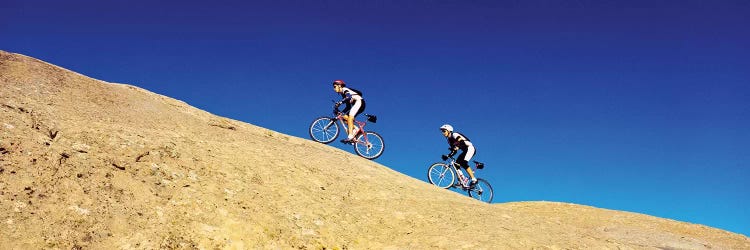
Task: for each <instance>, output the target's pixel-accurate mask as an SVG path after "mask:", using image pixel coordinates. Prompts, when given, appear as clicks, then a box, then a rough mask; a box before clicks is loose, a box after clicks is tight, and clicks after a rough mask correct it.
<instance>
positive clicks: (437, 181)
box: [427, 162, 456, 189]
mask: <svg viewBox="0 0 750 250" xmlns="http://www.w3.org/2000/svg"><path fill="white" fill-rule="evenodd" d="M427 180H429V181H430V184H432V185H435V186H438V187H439V188H446V189H447V188H450V187H452V186H453V183H455V182H456V174H455V173H453V169H451V166H450V165H448V164H445V163H442V162H436V163H435V164H432V166H430V168H428V169H427Z"/></svg>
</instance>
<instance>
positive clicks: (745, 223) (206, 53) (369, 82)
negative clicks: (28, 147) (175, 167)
mask: <svg viewBox="0 0 750 250" xmlns="http://www.w3.org/2000/svg"><path fill="white" fill-rule="evenodd" d="M748 13H750V1H744V0H743V1H721V0H720V1H714V0H705V1H690V0H686V1H682V0H680V1H677V0H675V1H661V0H656V1H654V0H650V1H606V0H603V1H599V0H596V1H594V0H557V1H556V0H549V1H542V0H523V1H521V0H509V1H459V0H455V1H453V0H451V1H447V0H446V1H441V0H418V1H398V0H392V1H391V0H387V1H382V0H376V1H302V0H299V1H288V0H273V1H220V0H219V1H100V0H96V1H93V0H92V1H76V0H72V1H35V0H3V1H0V49H2V50H6V51H10V52H16V53H22V54H25V55H29V56H32V57H36V58H39V59H42V60H45V61H48V62H51V63H53V64H57V65H60V66H62V67H65V68H68V69H71V70H73V71H76V72H80V73H82V74H84V75H87V76H91V77H94V78H97V79H102V80H105V81H110V82H120V83H128V84H133V85H136V86H140V87H143V88H145V89H148V90H150V91H154V92H156V93H160V94H163V95H167V96H170V97H173V98H176V99H179V100H182V101H185V102H187V103H189V104H191V105H193V106H196V107H198V108H201V109H204V110H207V111H209V112H211V113H214V114H217V115H221V116H225V117H229V118H233V119H237V120H241V121H245V122H248V123H252V124H255V125H259V126H262V127H266V128H269V129H272V130H276V131H279V132H282V133H286V134H290V135H294V136H298V137H302V138H308V135H307V128H308V125H309V124H310V122H311V121H312V120H313V119H314V118H316V117H318V116H321V115H326V114H329V112H330V105H331V102H330V100H332V99H335V98H336V97H337V96H336V95H335V93H334V92H333V90H332V88H331V86H330V82H331V81H332V80H334V79H343V80H345V81H347V82H348V83H349V84H350V86H352V87H354V88H357V89H359V90H361V91H363V92H364V96H365V99H366V100H367V111H366V113H373V114H376V115H378V116H379V123H377V124H374V125H370V128H372V129H373V130H375V131H377V132H379V133H381V134H382V135H383V136H384V137H385V140H386V143H387V145H386V152H385V153H384V155H383V156H382V157H381V158H379V159H377V162H379V163H382V164H384V165H386V166H389V167H390V168H392V169H394V170H396V171H399V172H402V173H404V174H406V175H409V176H412V177H415V178H418V179H420V180H425V172H426V168H427V166H429V165H430V164H431V163H433V162H436V161H438V160H439V159H440V155H441V154H444V153H446V152H447V149H446V148H447V146H446V143H445V139H444V138H443V137H442V136H441V135H440V133H439V131H438V127H439V126H440V125H442V124H443V123H450V124H452V125H454V127H456V130H458V131H461V132H464V133H465V134H466V135H467V136H469V137H470V138H471V139H472V141H473V142H474V144H475V145H476V146H477V150H478V154H477V156H476V159H478V160H481V161H484V162H486V163H487V168H486V169H485V170H482V171H480V172H479V176H480V177H484V178H486V179H488V180H490V181H491V183H492V184H493V186H494V188H495V190H496V198H495V201H496V202H512V201H536V200H546V201H560V202H570V203H578V204H585V205H591V206H596V207H601V208H609V209H616V210H625V211H632V212H638V213H645V214H650V215H654V216H659V217H666V218H671V219H676V220H681V221H687V222H693V223H700V224H705V225H709V226H713V227H718V228H722V229H726V230H729V231H733V232H737V233H742V234H744V235H750V226H749V225H750V212H749V211H748V207H750V180H749V179H750V166H749V164H748V163H749V162H750V150H749V148H750V84H749V83H750V29H749V28H748V27H750V15H748ZM332 145H333V146H335V147H339V148H343V149H345V150H348V151H349V152H352V151H351V149H350V148H349V147H344V146H343V145H341V144H340V143H338V142H336V143H334V144H332ZM352 153H353V152H352ZM342 181H346V180H342ZM425 202H429V201H428V200H426V201H425Z"/></svg>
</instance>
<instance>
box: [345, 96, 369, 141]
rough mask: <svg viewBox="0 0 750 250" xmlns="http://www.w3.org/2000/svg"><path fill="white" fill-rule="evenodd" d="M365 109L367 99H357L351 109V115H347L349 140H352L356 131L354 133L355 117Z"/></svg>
mask: <svg viewBox="0 0 750 250" xmlns="http://www.w3.org/2000/svg"><path fill="white" fill-rule="evenodd" d="M364 110H365V100H363V99H355V100H354V103H353V104H352V105H351V109H350V110H349V115H347V116H345V118H346V124H347V125H348V128H347V131H346V132H347V133H349V137H347V138H346V139H347V140H352V139H353V138H354V136H355V134H356V133H354V129H355V127H354V118H355V117H357V115H359V114H360V113H362V111H364Z"/></svg>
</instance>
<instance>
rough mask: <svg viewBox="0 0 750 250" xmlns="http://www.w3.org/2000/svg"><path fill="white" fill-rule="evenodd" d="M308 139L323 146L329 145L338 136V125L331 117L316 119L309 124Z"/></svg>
mask: <svg viewBox="0 0 750 250" xmlns="http://www.w3.org/2000/svg"><path fill="white" fill-rule="evenodd" d="M309 132H310V138H311V139H312V140H313V141H316V142H320V143H323V144H328V143H331V142H332V141H334V140H336V137H338V136H339V124H338V123H336V119H334V118H331V117H318V118H317V119H315V120H313V122H312V123H311V124H310V129H309Z"/></svg>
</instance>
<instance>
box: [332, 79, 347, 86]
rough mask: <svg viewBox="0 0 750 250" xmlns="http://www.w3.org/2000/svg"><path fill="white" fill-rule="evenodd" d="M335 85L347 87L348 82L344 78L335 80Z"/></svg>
mask: <svg viewBox="0 0 750 250" xmlns="http://www.w3.org/2000/svg"><path fill="white" fill-rule="evenodd" d="M333 85H341V87H346V83H345V82H344V80H335V81H333Z"/></svg>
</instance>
